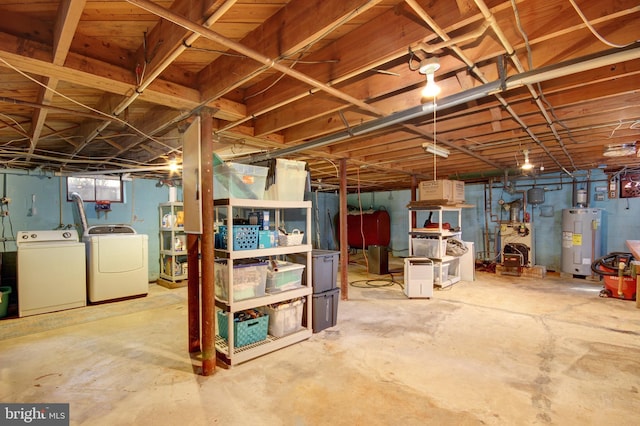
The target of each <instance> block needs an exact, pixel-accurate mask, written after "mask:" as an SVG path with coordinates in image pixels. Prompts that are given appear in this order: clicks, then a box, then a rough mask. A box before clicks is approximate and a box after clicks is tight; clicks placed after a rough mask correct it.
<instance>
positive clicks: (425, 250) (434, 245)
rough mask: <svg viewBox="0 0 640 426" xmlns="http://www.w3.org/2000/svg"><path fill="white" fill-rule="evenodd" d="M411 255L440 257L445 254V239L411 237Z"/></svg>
mask: <svg viewBox="0 0 640 426" xmlns="http://www.w3.org/2000/svg"><path fill="white" fill-rule="evenodd" d="M411 244H412V245H413V255H414V256H418V257H435V258H438V259H439V258H442V257H444V256H445V255H446V254H447V240H446V239H442V240H440V239H437V238H412V239H411Z"/></svg>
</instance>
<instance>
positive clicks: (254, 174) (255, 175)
mask: <svg viewBox="0 0 640 426" xmlns="http://www.w3.org/2000/svg"><path fill="white" fill-rule="evenodd" d="M268 171H269V169H268V168H266V167H261V166H252V165H249V164H239V163H223V164H219V165H217V166H214V167H213V198H214V199H216V200H218V199H221V198H245V199H251V200H262V199H263V198H264V188H265V184H266V181H267V172H268Z"/></svg>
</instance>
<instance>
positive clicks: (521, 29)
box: [511, 0, 578, 144]
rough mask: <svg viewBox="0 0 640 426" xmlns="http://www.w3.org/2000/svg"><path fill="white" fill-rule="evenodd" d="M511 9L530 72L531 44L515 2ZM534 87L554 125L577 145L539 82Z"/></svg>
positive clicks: (531, 64)
mask: <svg viewBox="0 0 640 426" xmlns="http://www.w3.org/2000/svg"><path fill="white" fill-rule="evenodd" d="M511 8H512V9H513V15H514V16H515V18H516V26H517V27H518V31H519V32H520V34H521V35H522V38H523V40H524V45H525V48H526V50H527V64H528V65H529V70H532V69H533V54H532V52H531V44H530V43H529V37H528V36H527V33H526V32H525V30H524V27H523V26H522V22H521V21H520V12H519V11H518V6H517V4H516V0H511ZM536 86H537V87H538V94H539V95H540V99H541V100H542V102H544V104H545V105H546V106H547V107H548V108H549V111H550V112H551V116H552V117H553V119H554V121H555V122H556V123H558V124H559V125H560V126H561V127H562V128H563V129H565V130H566V132H567V136H569V139H570V140H571V141H572V142H573V143H576V144H577V143H578V141H576V140H575V139H574V138H573V134H572V133H571V129H570V128H569V127H568V126H567V125H566V124H565V123H564V122H563V121H562V120H560V118H559V117H558V116H557V115H556V110H555V108H554V107H553V105H552V104H551V102H549V101H548V100H547V98H546V96H545V95H544V91H543V90H542V85H541V84H540V82H538V83H536Z"/></svg>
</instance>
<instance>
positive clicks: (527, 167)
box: [522, 149, 533, 170]
mask: <svg viewBox="0 0 640 426" xmlns="http://www.w3.org/2000/svg"><path fill="white" fill-rule="evenodd" d="M522 153H523V154H524V163H523V164H522V170H531V169H533V164H531V163H530V162H529V150H528V149H525V150H524V151H522Z"/></svg>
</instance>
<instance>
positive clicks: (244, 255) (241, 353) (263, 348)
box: [214, 198, 313, 365]
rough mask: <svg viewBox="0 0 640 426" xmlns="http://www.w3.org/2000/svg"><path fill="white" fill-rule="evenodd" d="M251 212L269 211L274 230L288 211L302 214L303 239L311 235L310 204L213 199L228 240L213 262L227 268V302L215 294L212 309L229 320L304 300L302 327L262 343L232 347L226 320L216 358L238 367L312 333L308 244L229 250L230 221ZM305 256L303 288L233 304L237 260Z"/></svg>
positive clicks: (310, 263)
mask: <svg viewBox="0 0 640 426" xmlns="http://www.w3.org/2000/svg"><path fill="white" fill-rule="evenodd" d="M240 210H244V211H252V210H268V211H270V213H271V212H273V219H272V223H274V224H275V228H276V229H277V228H278V227H279V226H281V224H282V223H283V214H284V213H285V212H286V211H288V210H298V211H301V212H304V213H303V214H304V217H305V230H304V232H305V234H306V236H307V238H308V237H309V236H310V235H311V202H310V201H300V202H296V201H271V200H248V199H234V198H229V199H222V200H214V214H215V216H216V218H219V217H220V216H223V217H224V223H225V225H226V226H227V229H228V230H229V232H228V238H229V241H228V243H227V249H226V250H222V249H216V250H215V256H216V258H217V259H226V260H227V262H226V265H224V266H217V267H226V268H228V269H227V283H226V284H227V289H226V294H227V295H228V297H227V299H228V300H224V299H223V298H221V297H220V295H219V294H216V301H215V303H216V307H217V308H218V309H221V310H223V311H224V312H227V313H228V315H229V317H230V318H233V314H234V313H235V312H239V311H242V310H245V309H251V308H259V307H263V306H266V305H271V304H274V303H278V302H284V301H288V300H292V299H297V298H304V299H305V304H306V308H305V318H306V321H303V323H304V324H306V325H305V326H304V327H302V328H301V329H300V330H299V331H296V332H294V333H292V334H288V335H286V336H282V337H274V336H271V335H268V336H267V339H266V340H263V341H260V342H256V343H252V344H249V345H246V346H242V347H234V341H235V337H236V336H234V326H233V321H232V320H231V321H228V330H227V336H228V338H227V339H224V338H222V337H221V336H220V335H219V333H218V334H217V335H216V343H215V345H216V352H217V356H218V358H219V359H221V360H222V361H223V362H225V363H226V364H228V365H234V364H239V363H242V362H245V361H248V360H251V359H253V358H256V357H259V356H261V355H264V354H267V353H270V352H273V351H276V350H278V349H281V348H283V347H285V346H289V345H291V344H294V343H297V342H300V341H302V340H305V339H308V338H309V337H311V335H312V333H313V331H312V305H313V303H312V302H313V301H312V293H313V289H312V287H311V283H312V272H311V266H312V255H311V252H312V246H311V244H301V245H295V246H278V247H271V248H262V249H261V248H258V249H250V250H233V242H232V238H233V233H232V232H231V230H232V229H233V218H234V217H235V216H236V212H238V211H240ZM270 219H271V218H270ZM294 253H305V254H306V264H305V270H304V273H305V274H307V275H306V277H307V279H306V283H307V284H306V285H305V286H302V287H299V288H295V289H291V290H286V291H282V292H278V293H274V294H266V295H265V296H261V297H253V298H250V299H244V300H240V301H234V295H233V290H234V289H233V284H232V283H233V273H234V271H233V269H234V268H233V265H234V262H236V261H238V260H241V259H249V258H273V257H277V256H285V255H287V254H294Z"/></svg>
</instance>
